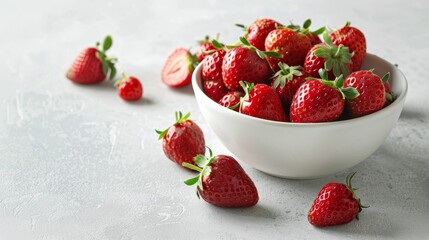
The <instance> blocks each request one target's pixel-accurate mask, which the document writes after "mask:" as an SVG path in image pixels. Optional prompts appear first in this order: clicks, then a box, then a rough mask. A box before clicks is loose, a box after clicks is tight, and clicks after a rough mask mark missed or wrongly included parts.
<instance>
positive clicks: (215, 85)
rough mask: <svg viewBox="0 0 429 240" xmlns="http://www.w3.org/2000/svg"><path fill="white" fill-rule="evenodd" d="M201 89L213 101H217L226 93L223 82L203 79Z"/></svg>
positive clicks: (226, 89)
mask: <svg viewBox="0 0 429 240" xmlns="http://www.w3.org/2000/svg"><path fill="white" fill-rule="evenodd" d="M203 91H204V93H205V94H206V95H207V96H208V97H209V98H211V99H212V100H213V101H215V102H218V101H219V100H220V99H221V98H222V97H223V96H224V95H225V94H227V93H228V88H226V87H225V84H224V83H223V82H215V81H204V83H203Z"/></svg>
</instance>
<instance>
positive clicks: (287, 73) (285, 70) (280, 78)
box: [273, 63, 302, 89]
mask: <svg viewBox="0 0 429 240" xmlns="http://www.w3.org/2000/svg"><path fill="white" fill-rule="evenodd" d="M278 65H279V67H280V70H279V71H278V72H276V73H275V74H274V76H273V79H275V80H274V83H273V89H276V88H278V87H279V86H280V87H284V86H285V85H286V82H287V81H292V79H293V77H294V76H302V73H301V71H299V70H301V69H302V67H301V66H289V65H287V64H286V63H279V64H278Z"/></svg>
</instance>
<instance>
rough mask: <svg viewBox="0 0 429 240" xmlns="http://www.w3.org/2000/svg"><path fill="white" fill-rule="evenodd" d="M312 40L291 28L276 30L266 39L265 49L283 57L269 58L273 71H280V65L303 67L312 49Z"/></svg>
mask: <svg viewBox="0 0 429 240" xmlns="http://www.w3.org/2000/svg"><path fill="white" fill-rule="evenodd" d="M311 46H312V45H311V41H310V39H309V38H308V37H307V36H306V35H305V34H303V33H301V32H296V31H294V30H292V29H289V28H282V29H275V30H273V31H271V32H270V33H269V34H268V36H267V38H266V39H265V49H266V50H267V51H274V52H277V53H278V54H280V55H282V56H283V57H282V58H271V57H270V58H268V61H269V62H270V66H271V68H272V69H273V70H277V69H278V63H279V62H283V63H286V64H287V65H289V66H297V65H300V66H302V65H303V63H304V59H305V56H306V55H307V52H308V50H310V48H311Z"/></svg>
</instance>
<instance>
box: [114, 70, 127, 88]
mask: <svg viewBox="0 0 429 240" xmlns="http://www.w3.org/2000/svg"><path fill="white" fill-rule="evenodd" d="M121 76H122V79H120V80H117V81H116V82H115V87H118V86H119V85H120V84H121V83H123V82H126V81H128V76H127V75H125V73H124V72H121Z"/></svg>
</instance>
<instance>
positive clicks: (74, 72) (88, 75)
mask: <svg viewBox="0 0 429 240" xmlns="http://www.w3.org/2000/svg"><path fill="white" fill-rule="evenodd" d="M112 43H113V41H112V37H110V36H107V37H106V38H105V39H104V42H103V47H102V50H99V49H98V46H99V45H100V43H98V42H97V44H96V48H86V49H84V50H83V51H82V52H81V53H80V54H79V56H78V57H77V58H76V60H75V61H74V62H73V64H72V66H71V67H70V68H69V70H68V71H67V73H66V77H67V78H68V79H69V80H71V81H73V82H75V83H79V84H94V83H99V82H101V81H103V80H104V79H106V76H109V79H112V78H114V77H115V75H116V68H115V62H116V61H117V59H116V58H113V57H108V56H106V52H107V50H109V49H110V47H111V46H112Z"/></svg>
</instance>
